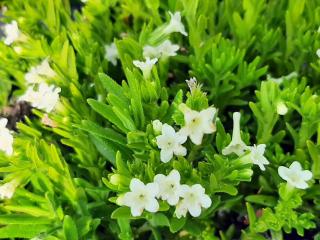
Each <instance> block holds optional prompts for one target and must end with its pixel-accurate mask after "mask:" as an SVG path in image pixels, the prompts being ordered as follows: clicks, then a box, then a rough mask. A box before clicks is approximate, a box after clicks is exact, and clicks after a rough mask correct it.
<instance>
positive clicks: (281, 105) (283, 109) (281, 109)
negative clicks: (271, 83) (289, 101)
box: [277, 101, 288, 115]
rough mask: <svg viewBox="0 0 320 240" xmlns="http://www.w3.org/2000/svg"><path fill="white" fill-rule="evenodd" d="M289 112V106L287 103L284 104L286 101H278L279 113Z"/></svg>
mask: <svg viewBox="0 0 320 240" xmlns="http://www.w3.org/2000/svg"><path fill="white" fill-rule="evenodd" d="M287 112H288V107H287V106H286V104H284V102H282V101H281V102H278V103H277V113H278V114H279V115H286V114H287Z"/></svg>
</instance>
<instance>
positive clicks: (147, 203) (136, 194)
mask: <svg viewBox="0 0 320 240" xmlns="http://www.w3.org/2000/svg"><path fill="white" fill-rule="evenodd" d="M130 191H131V192H127V193H126V194H125V195H124V196H123V197H122V198H121V201H120V202H121V204H122V205H124V206H127V207H130V209H131V214H132V216H134V217H137V216H141V214H142V212H143V210H144V209H145V210H147V211H149V212H152V213H154V212H157V211H158V209H159V203H158V201H157V200H156V196H157V195H158V193H159V186H158V184H156V183H148V184H147V185H145V184H144V183H143V182H141V181H140V180H139V179H137V178H133V179H132V180H131V182H130Z"/></svg>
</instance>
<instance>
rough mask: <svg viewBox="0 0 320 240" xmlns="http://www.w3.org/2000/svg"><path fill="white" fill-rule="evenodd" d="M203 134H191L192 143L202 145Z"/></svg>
mask: <svg viewBox="0 0 320 240" xmlns="http://www.w3.org/2000/svg"><path fill="white" fill-rule="evenodd" d="M202 138H203V133H202V132H193V133H192V134H190V139H191V141H192V142H193V143H194V144H196V145H200V144H201V143H202Z"/></svg>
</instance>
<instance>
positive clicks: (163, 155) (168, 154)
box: [160, 150, 173, 163]
mask: <svg viewBox="0 0 320 240" xmlns="http://www.w3.org/2000/svg"><path fill="white" fill-rule="evenodd" d="M172 157H173V151H171V150H161V151H160V160H161V162H164V163H167V162H169V161H170V160H171V159H172Z"/></svg>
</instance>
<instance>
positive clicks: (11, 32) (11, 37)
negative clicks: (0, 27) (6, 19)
mask: <svg viewBox="0 0 320 240" xmlns="http://www.w3.org/2000/svg"><path fill="white" fill-rule="evenodd" d="M4 34H5V36H6V37H5V39H4V43H5V44H6V45H11V44H12V43H13V42H15V41H17V40H18V39H19V38H20V36H21V33H20V30H19V27H18V23H17V22H16V21H12V22H11V23H7V24H5V25H4Z"/></svg>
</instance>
